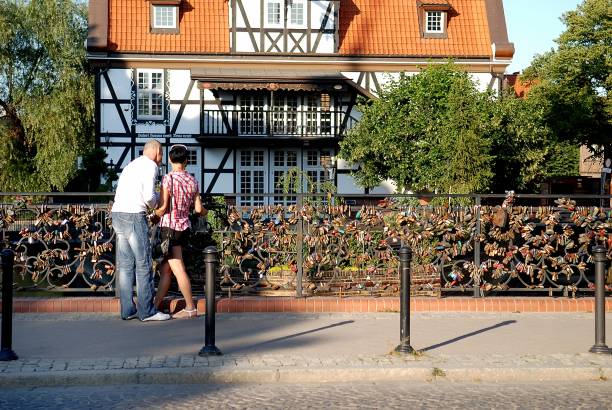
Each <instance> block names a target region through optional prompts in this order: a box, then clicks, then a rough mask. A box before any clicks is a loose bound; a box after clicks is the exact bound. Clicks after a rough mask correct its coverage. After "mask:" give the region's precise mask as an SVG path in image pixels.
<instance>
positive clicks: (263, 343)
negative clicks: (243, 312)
mask: <svg viewBox="0 0 612 410" xmlns="http://www.w3.org/2000/svg"><path fill="white" fill-rule="evenodd" d="M351 323H355V321H354V320H345V321H343V322H338V323H332V324H331V325H327V326H322V327H318V328H316V329H310V330H306V331H304V332H299V333H294V334H292V335H287V336H283V337H277V338H275V339H270V340H266V341H264V342H259V343H255V344H251V345H246V346H243V347H239V348H237V349H231V351H230V352H229V353H237V352H241V351H245V350H251V349H256V348H258V347H262V346H267V345H270V344H273V343H278V342H284V341H287V340H290V339H294V338H296V337H300V336H306V335H309V334H311V333H315V332H320V331H323V330H327V329H331V328H334V327H338V326H344V325H348V324H351Z"/></svg>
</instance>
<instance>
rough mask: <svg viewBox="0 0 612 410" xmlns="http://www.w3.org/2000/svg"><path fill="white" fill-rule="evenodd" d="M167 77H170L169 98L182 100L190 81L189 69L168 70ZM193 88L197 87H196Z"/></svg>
mask: <svg viewBox="0 0 612 410" xmlns="http://www.w3.org/2000/svg"><path fill="white" fill-rule="evenodd" d="M168 78H169V79H170V99H171V100H182V99H183V97H185V93H186V92H187V87H189V82H190V81H191V72H190V71H189V70H168ZM194 88H196V89H197V87H194ZM192 94H193V90H192ZM196 98H197V97H196Z"/></svg>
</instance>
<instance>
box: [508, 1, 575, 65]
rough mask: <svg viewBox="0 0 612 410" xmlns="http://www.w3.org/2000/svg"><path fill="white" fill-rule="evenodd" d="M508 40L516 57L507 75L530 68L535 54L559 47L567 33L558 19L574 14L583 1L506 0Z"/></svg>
mask: <svg viewBox="0 0 612 410" xmlns="http://www.w3.org/2000/svg"><path fill="white" fill-rule="evenodd" d="M503 1H504V11H505V13H506V24H507V26H508V37H509V39H510V41H511V42H513V43H514V48H515V53H514V59H513V61H512V64H511V65H510V66H509V67H508V68H507V69H506V72H507V73H513V72H515V71H522V70H523V69H525V68H527V67H528V66H529V64H530V62H531V60H532V59H533V57H534V56H535V55H536V54H541V53H543V52H546V51H548V50H550V49H551V48H553V47H556V44H555V42H554V40H555V39H556V38H557V37H559V35H560V34H561V33H562V32H563V31H565V25H564V24H563V23H562V22H561V20H559V18H560V17H561V16H562V15H563V13H565V12H566V11H570V10H575V9H576V7H577V6H578V4H580V3H582V0H503Z"/></svg>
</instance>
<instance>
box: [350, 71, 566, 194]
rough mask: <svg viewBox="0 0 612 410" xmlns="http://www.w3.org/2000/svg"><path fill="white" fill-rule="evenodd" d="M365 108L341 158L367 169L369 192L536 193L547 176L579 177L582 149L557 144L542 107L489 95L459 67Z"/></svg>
mask: <svg viewBox="0 0 612 410" xmlns="http://www.w3.org/2000/svg"><path fill="white" fill-rule="evenodd" d="M358 108H359V110H360V111H361V113H362V118H361V121H360V122H359V123H358V124H357V126H356V127H355V128H354V129H352V130H351V131H350V132H349V133H348V135H347V137H346V138H345V139H344V140H343V141H342V142H341V143H340V146H341V150H340V156H341V157H343V158H345V159H346V160H348V161H349V162H350V163H353V164H358V165H359V169H358V170H357V171H356V172H355V173H354V176H355V177H356V179H357V182H358V183H359V184H360V185H362V186H367V187H372V186H376V185H378V184H380V183H381V182H382V181H383V180H385V179H391V180H393V181H394V182H396V183H397V185H398V188H399V190H406V189H409V190H412V191H438V192H448V193H469V192H504V191H506V190H510V189H513V190H518V191H523V192H529V191H532V192H533V191H536V190H537V189H538V184H539V183H540V182H541V181H542V180H543V179H544V178H545V177H547V176H553V175H572V174H575V173H576V172H577V166H578V157H577V148H576V147H574V146H570V145H569V144H567V143H560V142H559V141H557V139H556V137H555V135H554V133H553V132H552V130H551V129H550V127H548V125H547V124H546V121H545V119H544V112H545V110H544V109H543V108H542V107H539V106H538V103H537V101H536V100H525V99H519V98H516V97H514V95H513V94H505V95H502V96H495V95H493V94H492V93H491V92H481V91H479V90H478V87H477V86H476V84H475V83H474V82H473V81H472V80H471V78H470V76H469V74H467V73H465V72H463V71H460V70H459V69H458V68H457V67H456V66H455V65H454V64H452V63H449V64H446V65H442V66H428V67H427V68H425V69H424V70H423V71H421V72H420V73H418V74H416V75H414V76H408V75H402V76H400V78H399V79H398V80H397V81H392V82H390V83H388V85H387V87H386V88H385V89H384V90H383V92H382V93H381V95H380V98H378V99H376V100H373V101H367V102H363V103H362V104H360V106H359V107H358ZM572 156H573V157H572Z"/></svg>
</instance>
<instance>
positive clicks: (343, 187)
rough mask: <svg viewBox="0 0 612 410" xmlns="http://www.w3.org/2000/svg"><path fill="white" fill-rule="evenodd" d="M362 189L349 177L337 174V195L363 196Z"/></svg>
mask: <svg viewBox="0 0 612 410" xmlns="http://www.w3.org/2000/svg"><path fill="white" fill-rule="evenodd" d="M363 193H364V189H363V188H362V187H360V186H359V185H357V183H356V182H355V178H353V177H352V176H351V175H346V174H338V194H339V195H342V194H363Z"/></svg>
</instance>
